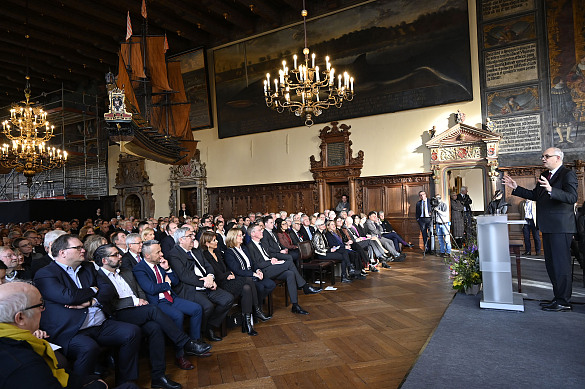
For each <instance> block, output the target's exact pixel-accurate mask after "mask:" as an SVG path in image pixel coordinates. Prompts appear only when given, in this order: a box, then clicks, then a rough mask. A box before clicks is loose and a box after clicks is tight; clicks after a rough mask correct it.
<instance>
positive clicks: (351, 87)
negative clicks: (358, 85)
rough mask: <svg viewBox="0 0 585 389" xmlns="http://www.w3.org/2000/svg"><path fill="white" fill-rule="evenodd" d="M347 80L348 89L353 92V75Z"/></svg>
mask: <svg viewBox="0 0 585 389" xmlns="http://www.w3.org/2000/svg"><path fill="white" fill-rule="evenodd" d="M349 82H350V89H351V91H352V92H353V77H351V78H350V79H349Z"/></svg>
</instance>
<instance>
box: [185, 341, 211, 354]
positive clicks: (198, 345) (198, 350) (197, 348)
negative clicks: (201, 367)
mask: <svg viewBox="0 0 585 389" xmlns="http://www.w3.org/2000/svg"><path fill="white" fill-rule="evenodd" d="M184 349H185V354H187V355H196V356H198V357H199V356H203V354H205V353H207V352H208V351H209V350H211V345H209V344H207V343H205V342H202V341H200V340H190V341H189V342H187V344H186V345H185V347H184Z"/></svg>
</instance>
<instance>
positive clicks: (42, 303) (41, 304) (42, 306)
mask: <svg viewBox="0 0 585 389" xmlns="http://www.w3.org/2000/svg"><path fill="white" fill-rule="evenodd" d="M35 308H41V311H44V310H45V300H43V299H41V302H40V303H39V304H35V305H31V306H30V307H26V308H24V309H23V311H28V310H29V309H35Z"/></svg>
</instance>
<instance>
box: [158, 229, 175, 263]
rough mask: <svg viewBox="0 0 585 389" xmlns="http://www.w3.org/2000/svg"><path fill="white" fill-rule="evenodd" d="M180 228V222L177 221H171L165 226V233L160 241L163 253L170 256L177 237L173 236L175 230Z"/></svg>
mask: <svg viewBox="0 0 585 389" xmlns="http://www.w3.org/2000/svg"><path fill="white" fill-rule="evenodd" d="M177 228H179V224H177V223H175V222H172V221H171V222H169V223H168V224H167V226H166V227H165V235H164V237H163V238H162V239H161V241H160V247H161V249H162V252H163V254H164V255H165V256H166V257H167V258H168V257H169V254H170V252H171V250H172V249H173V247H175V239H174V238H173V236H174V235H175V231H177Z"/></svg>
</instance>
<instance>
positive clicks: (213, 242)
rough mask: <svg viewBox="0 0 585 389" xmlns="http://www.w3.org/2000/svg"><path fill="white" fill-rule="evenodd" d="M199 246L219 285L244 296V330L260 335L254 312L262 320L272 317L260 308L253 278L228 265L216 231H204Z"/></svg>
mask: <svg viewBox="0 0 585 389" xmlns="http://www.w3.org/2000/svg"><path fill="white" fill-rule="evenodd" d="M199 247H200V248H201V251H202V252H203V256H204V257H205V259H206V260H207V262H209V263H210V264H211V266H212V267H213V274H214V275H215V282H217V284H218V285H219V287H220V288H222V289H223V290H226V291H228V292H230V293H231V294H232V295H234V297H236V298H237V297H238V296H242V299H241V306H242V332H247V333H248V335H251V336H256V335H258V332H256V330H254V325H253V323H252V312H254V316H257V317H259V318H260V319H261V320H262V319H264V320H262V321H266V320H268V319H270V317H267V316H266V315H264V313H263V312H262V309H261V308H260V304H259V303H258V293H257V291H256V285H254V281H253V280H252V278H250V277H241V276H236V275H235V274H234V273H233V272H232V271H231V270H229V269H228V268H227V267H226V265H225V262H224V260H223V255H222V253H221V251H220V250H218V248H217V237H216V235H215V233H214V232H212V231H204V232H203V233H202V234H201V238H200V239H199Z"/></svg>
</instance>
